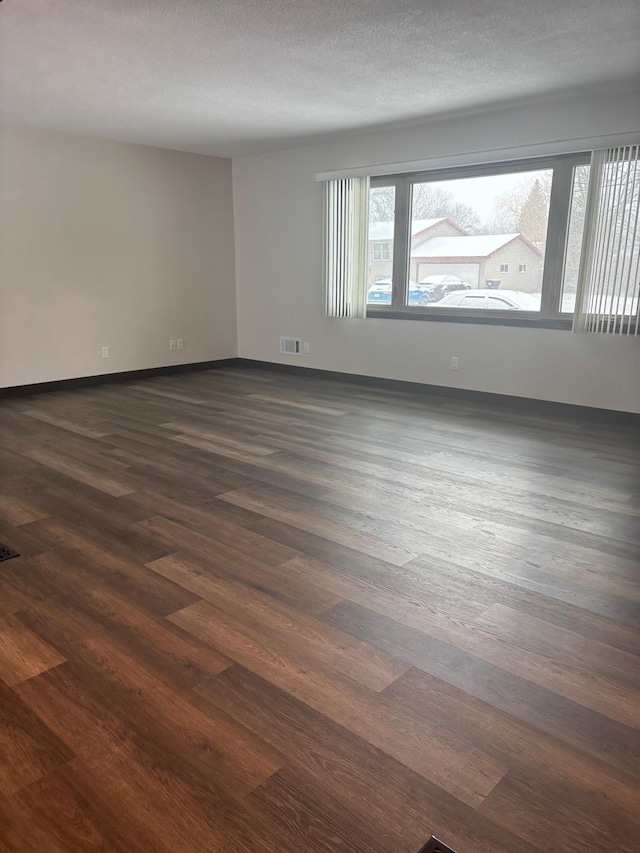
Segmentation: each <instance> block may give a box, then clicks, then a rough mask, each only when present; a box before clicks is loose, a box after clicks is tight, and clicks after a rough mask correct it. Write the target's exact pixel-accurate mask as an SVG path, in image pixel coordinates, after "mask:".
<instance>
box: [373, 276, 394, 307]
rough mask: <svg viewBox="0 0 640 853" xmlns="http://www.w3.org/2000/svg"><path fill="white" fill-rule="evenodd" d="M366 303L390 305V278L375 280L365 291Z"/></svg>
mask: <svg viewBox="0 0 640 853" xmlns="http://www.w3.org/2000/svg"><path fill="white" fill-rule="evenodd" d="M367 305H391V280H390V279H385V280H384V281H376V283H375V284H372V285H371V287H370V288H369V290H368V291H367Z"/></svg>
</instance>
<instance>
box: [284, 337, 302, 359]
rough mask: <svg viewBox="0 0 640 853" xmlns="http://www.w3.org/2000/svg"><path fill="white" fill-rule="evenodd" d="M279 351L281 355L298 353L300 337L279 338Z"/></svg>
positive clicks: (299, 350)
mask: <svg viewBox="0 0 640 853" xmlns="http://www.w3.org/2000/svg"><path fill="white" fill-rule="evenodd" d="M280 352H281V353H282V354H283V355H300V353H301V352H302V341H301V340H300V338H280Z"/></svg>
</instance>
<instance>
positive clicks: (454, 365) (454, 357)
mask: <svg viewBox="0 0 640 853" xmlns="http://www.w3.org/2000/svg"><path fill="white" fill-rule="evenodd" d="M458 363H459V359H458V356H457V355H452V356H451V370H457V369H458Z"/></svg>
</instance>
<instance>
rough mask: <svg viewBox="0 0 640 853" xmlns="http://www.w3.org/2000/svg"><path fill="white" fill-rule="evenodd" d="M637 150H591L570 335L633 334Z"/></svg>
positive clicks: (636, 314) (638, 248) (638, 243)
mask: <svg viewBox="0 0 640 853" xmlns="http://www.w3.org/2000/svg"><path fill="white" fill-rule="evenodd" d="M639 158H640V146H638V145H627V146H623V147H617V148H611V149H608V150H606V151H604V150H602V151H594V152H593V155H592V158H591V173H590V177H589V190H588V195H587V204H586V208H585V226H584V234H583V247H582V258H581V261H580V270H579V273H578V288H577V294H576V309H575V313H574V319H573V330H574V331H575V332H592V333H610V334H611V333H618V334H623V333H626V334H632V333H633V334H636V335H637V334H638V329H639V327H640V293H639V291H640V257H639V256H640V228H639V210H638V208H639V206H640V200H639V196H640V167H639V164H638V159H639Z"/></svg>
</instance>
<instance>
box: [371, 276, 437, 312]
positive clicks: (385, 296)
mask: <svg viewBox="0 0 640 853" xmlns="http://www.w3.org/2000/svg"><path fill="white" fill-rule="evenodd" d="M391 289H392V285H391V279H390V278H385V279H382V280H381V281H376V282H375V283H374V284H372V285H371V287H370V288H369V290H368V291H367V305H391ZM424 293H425V290H424V287H423V285H422V284H417V283H416V282H415V281H410V282H409V293H408V296H409V299H408V302H409V305H423V304H424V303H423V301H422V300H423V296H424Z"/></svg>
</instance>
